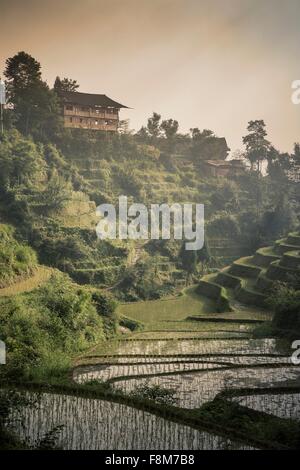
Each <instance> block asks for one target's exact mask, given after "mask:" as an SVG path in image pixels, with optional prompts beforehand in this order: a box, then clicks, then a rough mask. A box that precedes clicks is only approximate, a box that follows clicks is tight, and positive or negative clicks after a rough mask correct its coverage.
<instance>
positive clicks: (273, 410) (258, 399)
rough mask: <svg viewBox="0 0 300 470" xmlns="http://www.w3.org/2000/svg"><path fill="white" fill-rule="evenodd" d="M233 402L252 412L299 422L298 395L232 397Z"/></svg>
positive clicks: (279, 394)
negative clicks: (255, 411) (260, 412)
mask: <svg viewBox="0 0 300 470" xmlns="http://www.w3.org/2000/svg"><path fill="white" fill-rule="evenodd" d="M233 400H234V401H236V402H238V403H239V404H240V405H243V406H247V407H248V408H252V409H253V410H257V411H262V412H264V413H268V414H272V415H275V416H278V417H279V418H290V419H297V420H300V393H278V394H274V393H273V394H272V393H268V394H262V395H247V396H241V397H234V398H233Z"/></svg>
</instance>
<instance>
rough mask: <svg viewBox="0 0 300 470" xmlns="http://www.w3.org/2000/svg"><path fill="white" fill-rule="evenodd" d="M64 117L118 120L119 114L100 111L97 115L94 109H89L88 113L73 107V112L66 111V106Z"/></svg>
mask: <svg viewBox="0 0 300 470" xmlns="http://www.w3.org/2000/svg"><path fill="white" fill-rule="evenodd" d="M64 116H70V117H72V116H73V117H75V116H78V117H82V118H84V117H92V118H95V119H97V118H98V119H119V112H118V111H117V112H114V113H110V112H107V111H106V110H100V109H99V112H98V113H97V112H96V110H95V109H94V108H90V109H89V111H82V110H81V109H80V108H76V107H75V106H74V107H73V110H71V109H67V108H66V106H65V107H64Z"/></svg>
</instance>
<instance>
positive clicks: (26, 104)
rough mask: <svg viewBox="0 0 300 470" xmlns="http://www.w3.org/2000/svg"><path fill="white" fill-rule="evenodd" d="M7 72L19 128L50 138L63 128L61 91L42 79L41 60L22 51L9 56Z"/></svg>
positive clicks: (7, 82)
mask: <svg viewBox="0 0 300 470" xmlns="http://www.w3.org/2000/svg"><path fill="white" fill-rule="evenodd" d="M4 75H5V77H6V84H7V92H8V100H9V102H10V103H11V104H12V105H13V108H14V114H15V117H16V127H17V129H18V130H20V131H21V132H22V133H23V134H25V135H28V134H31V135H33V136H35V137H37V138H38V139H40V140H47V138H49V137H53V135H55V134H56V133H57V132H58V131H60V130H61V128H62V120H61V118H60V108H59V102H58V98H57V95H56V93H54V91H51V90H50V89H49V87H48V85H47V83H46V82H43V81H42V78H41V65H40V63H39V62H38V61H37V60H35V59H34V58H33V57H31V56H30V55H29V54H27V53H26V52H19V53H18V54H16V55H15V56H14V57H11V58H9V59H7V61H6V69H5V72H4Z"/></svg>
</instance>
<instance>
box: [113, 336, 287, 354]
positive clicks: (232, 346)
mask: <svg viewBox="0 0 300 470" xmlns="http://www.w3.org/2000/svg"><path fill="white" fill-rule="evenodd" d="M106 351H107V350H106ZM276 352H278V342H277V341H276V340H275V339H249V340H243V339H232V340H222V339H219V340H203V339H202V340H201V339H200V340H188V339H184V340H180V339H177V340H176V339H175V340H174V341H164V340H159V341H153V340H146V341H134V340H130V341H119V342H115V343H114V345H113V347H112V349H111V350H110V351H109V352H108V353H109V354H111V353H113V354H117V355H121V356H122V355H125V354H145V355H147V354H148V355H149V354H159V355H164V354H213V353H219V354H220V353H221V354H228V353H239V354H251V353H256V354H270V353H276Z"/></svg>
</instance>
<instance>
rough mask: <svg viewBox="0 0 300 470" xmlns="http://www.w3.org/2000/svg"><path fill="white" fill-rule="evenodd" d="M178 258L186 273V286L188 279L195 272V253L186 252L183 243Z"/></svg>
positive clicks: (193, 251) (194, 251)
mask: <svg viewBox="0 0 300 470" xmlns="http://www.w3.org/2000/svg"><path fill="white" fill-rule="evenodd" d="M179 256H180V259H181V264H182V268H183V269H184V271H186V284H188V281H189V279H190V277H191V276H192V275H193V274H195V273H196V272H197V251H196V250H186V249H185V243H183V244H182V247H181V250H180V255H179Z"/></svg>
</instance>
